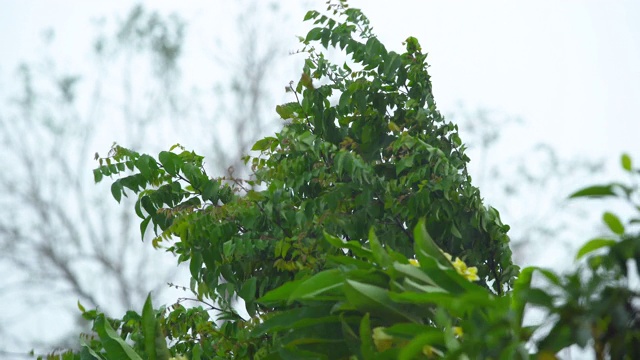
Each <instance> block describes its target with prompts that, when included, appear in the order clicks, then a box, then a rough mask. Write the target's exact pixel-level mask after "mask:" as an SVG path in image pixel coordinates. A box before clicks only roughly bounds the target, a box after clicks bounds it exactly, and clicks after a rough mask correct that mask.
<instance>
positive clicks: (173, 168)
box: [158, 151, 182, 176]
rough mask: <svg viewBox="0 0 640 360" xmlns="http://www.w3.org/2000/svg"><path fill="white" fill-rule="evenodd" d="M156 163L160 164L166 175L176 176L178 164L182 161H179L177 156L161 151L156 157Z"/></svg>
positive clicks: (178, 168)
mask: <svg viewBox="0 0 640 360" xmlns="http://www.w3.org/2000/svg"><path fill="white" fill-rule="evenodd" d="M158 161H160V164H162V167H163V168H164V171H166V172H167V174H169V175H171V176H176V175H177V174H178V171H179V170H180V163H181V162H182V159H180V156H179V155H178V154H175V153H172V152H170V151H161V152H160V154H159V155H158Z"/></svg>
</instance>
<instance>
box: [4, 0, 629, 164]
mask: <svg viewBox="0 0 640 360" xmlns="http://www.w3.org/2000/svg"><path fill="white" fill-rule="evenodd" d="M308 3H311V4H315V3H317V4H318V6H319V7H321V6H322V4H323V3H324V1H322V2H321V1H317V2H314V1H309V2H308ZM61 4H64V5H61ZM133 4H135V3H134V2H133V1H118V2H98V1H83V0H73V1H71V0H67V1H64V2H49V1H43V0H40V1H35V0H22V1H20V2H15V1H9V0H1V1H0V6H1V7H2V8H3V9H4V10H3V11H1V12H0V46H1V47H2V49H3V50H4V51H3V56H2V58H1V59H0V73H1V74H4V76H3V77H2V78H0V89H1V88H2V87H6V84H5V82H6V81H7V77H6V75H7V74H8V73H10V72H11V71H12V70H13V69H14V68H15V65H16V64H17V62H18V61H20V60H21V59H33V58H36V57H37V56H38V55H39V50H40V48H41V35H42V30H43V29H46V28H53V29H55V31H56V34H57V36H56V46H57V47H56V48H54V49H57V51H56V52H55V57H56V58H57V59H59V60H60V61H61V63H64V64H66V66H67V67H69V70H71V69H73V68H74V67H76V66H77V67H80V68H81V67H82V64H83V63H84V62H86V61H87V56H88V55H87V53H88V44H90V43H91V39H92V37H93V35H94V31H93V27H92V25H91V22H90V19H91V18H95V17H98V16H105V17H107V18H110V17H113V16H120V17H124V15H125V14H126V12H127V11H128V10H129V9H130V8H131V6H132V5H133ZM279 4H281V6H282V7H283V8H285V9H286V10H287V11H289V12H290V14H291V18H289V19H288V21H286V23H287V24H289V26H290V28H286V29H281V31H286V32H287V33H282V34H276V35H277V36H278V37H280V38H282V39H285V40H287V39H288V40H290V41H291V46H290V48H291V49H295V48H296V43H295V39H294V37H293V36H292V35H299V34H304V29H305V27H304V25H302V24H301V21H297V19H299V18H300V17H301V16H302V15H303V14H304V9H303V8H302V7H301V6H299V4H300V2H297V1H291V0H289V1H280V2H279ZM389 4H390V2H388V1H383V0H360V1H358V0H353V1H351V5H352V6H353V7H360V8H362V9H363V10H364V12H365V14H366V15H368V16H369V17H370V19H371V21H372V24H373V25H374V28H375V30H376V33H377V34H378V35H379V37H380V38H381V40H382V41H383V43H385V44H387V46H388V47H390V48H392V49H396V50H401V46H402V45H401V42H402V41H403V40H404V39H405V38H406V37H407V36H409V35H412V36H416V37H417V38H418V39H419V40H420V41H421V44H422V46H423V49H425V50H426V51H428V52H429V61H430V64H431V66H432V67H431V74H432V80H433V83H434V91H435V95H436V100H437V101H438V103H439V105H440V108H441V111H442V112H444V113H448V112H452V111H454V110H455V109H456V106H457V104H458V102H460V101H462V102H463V103H464V104H465V106H466V107H467V108H470V109H473V108H476V107H484V108H488V109H494V110H498V111H500V112H503V113H506V114H510V115H514V116H520V117H522V118H523V119H524V120H525V122H526V123H527V126H526V127H525V128H522V129H521V131H518V132H517V133H514V134H510V136H513V137H514V144H513V145H515V148H514V149H512V150H513V151H517V148H518V147H524V148H526V146H525V145H526V144H528V143H535V142H539V141H545V142H548V143H551V144H552V145H553V146H554V147H556V148H557V149H558V150H559V151H560V152H561V153H563V154H567V155H568V154H586V155H589V156H606V157H607V158H609V159H612V158H617V156H618V155H619V154H620V153H621V152H622V151H628V152H630V153H631V154H634V153H635V154H637V153H640V151H639V150H640V146H639V145H638V142H637V141H636V138H637V134H638V133H640V107H638V106H637V104H638V99H640V67H639V66H638V64H640V37H639V35H640V2H637V1H622V0H620V1H606V2H605V1H596V0H581V1H569V0H567V1H554V0H542V1H527V2H517V3H516V2H513V1H489V0H487V1H481V2H478V1H461V0H453V1H450V0H448V1H423V2H418V1H411V0H395V1H393V2H392V4H393V6H389ZM146 5H147V6H148V7H151V8H159V9H163V10H165V11H171V10H175V11H178V12H179V13H180V14H181V15H182V16H183V17H185V18H186V19H187V20H188V21H189V22H190V23H191V24H190V27H189V31H190V32H191V35H192V36H193V33H198V35H199V36H197V37H196V39H197V41H196V43H192V44H191V45H192V48H191V49H190V51H187V53H186V59H188V61H191V63H193V64H197V63H199V62H200V61H202V62H206V61H207V60H208V59H207V58H206V50H205V51H203V50H202V48H199V47H206V46H207V43H206V41H207V40H208V39H209V38H208V37H207V36H210V34H215V33H217V34H218V35H221V36H229V37H233V36H234V35H233V31H230V30H233V24H232V21H233V17H231V16H225V15H226V14H228V12H229V11H230V6H229V5H224V4H222V2H220V1H207V2H205V1H181V2H180V3H179V5H178V4H177V3H176V2H175V1H168V0H164V1H147V2H146ZM217 29H223V30H222V33H221V32H220V30H217ZM224 29H227V30H226V32H225V30H224ZM227 33H228V34H227ZM200 34H204V35H200ZM198 37H199V39H198ZM198 42H199V43H198ZM83 48H84V49H87V51H80V50H81V49H83ZM198 51H200V54H198ZM203 52H204V53H205V55H203ZM203 56H204V57H203ZM185 75H187V76H189V74H185ZM199 75H200V71H198V76H199ZM212 76H215V74H212ZM292 77H293V75H292ZM288 80H289V79H283V83H286V82H287V81H288Z"/></svg>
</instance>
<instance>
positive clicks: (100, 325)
mask: <svg viewBox="0 0 640 360" xmlns="http://www.w3.org/2000/svg"><path fill="white" fill-rule="evenodd" d="M93 328H94V330H95V331H96V332H97V333H98V336H99V337H100V340H101V341H102V346H103V347H104V349H105V351H106V353H107V358H109V359H122V360H142V358H141V357H140V355H138V354H137V353H136V352H135V350H133V348H132V347H131V346H130V345H129V344H127V343H126V342H125V341H124V340H122V338H120V336H119V335H118V333H116V331H115V330H113V328H112V327H111V325H109V322H108V321H107V320H106V319H105V317H104V314H99V315H98V316H97V318H96V321H95V322H94V323H93Z"/></svg>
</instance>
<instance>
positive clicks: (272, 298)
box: [258, 279, 305, 305]
mask: <svg viewBox="0 0 640 360" xmlns="http://www.w3.org/2000/svg"><path fill="white" fill-rule="evenodd" d="M304 280H305V279H300V280H295V281H289V282H286V283H284V285H282V286H280V287H277V288H275V289H273V290H271V291H269V292H268V293H266V294H264V296H263V297H261V298H260V299H258V302H259V303H261V304H265V305H268V304H272V303H277V302H285V301H287V300H289V298H290V297H291V294H292V293H293V291H295V290H296V289H297V288H298V286H300V284H302V282H304Z"/></svg>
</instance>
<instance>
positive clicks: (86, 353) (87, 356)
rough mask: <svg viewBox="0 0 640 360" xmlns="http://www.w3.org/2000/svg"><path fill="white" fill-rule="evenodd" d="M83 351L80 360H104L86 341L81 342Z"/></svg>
mask: <svg viewBox="0 0 640 360" xmlns="http://www.w3.org/2000/svg"><path fill="white" fill-rule="evenodd" d="M80 342H81V345H82V350H80V360H93V359H98V360H102V357H101V356H100V355H98V354H97V353H96V352H95V351H94V350H93V349H92V348H91V347H90V346H89V345H88V344H87V343H86V342H85V341H84V340H82V339H81V340H80Z"/></svg>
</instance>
